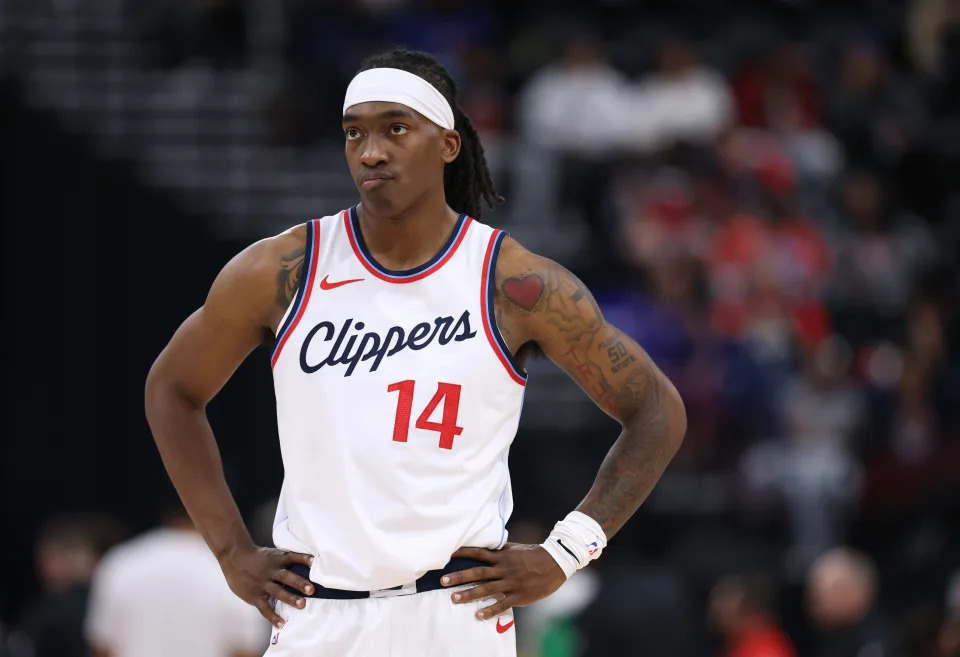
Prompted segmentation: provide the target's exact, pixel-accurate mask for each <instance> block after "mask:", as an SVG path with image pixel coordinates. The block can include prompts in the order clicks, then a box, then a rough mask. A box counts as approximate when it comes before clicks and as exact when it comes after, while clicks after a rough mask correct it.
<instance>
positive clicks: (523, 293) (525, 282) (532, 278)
mask: <svg viewBox="0 0 960 657" xmlns="http://www.w3.org/2000/svg"><path fill="white" fill-rule="evenodd" d="M500 290H501V291H502V292H503V296H505V297H506V298H507V299H508V300H509V301H510V302H511V303H513V304H515V305H517V306H519V307H520V308H523V309H524V310H533V307H534V306H536V305H537V301H539V300H540V297H541V296H543V290H544V284H543V279H542V278H541V277H540V276H539V275H537V274H527V275H526V276H521V277H519V278H517V277H511V278H508V279H507V280H505V281H504V282H503V284H502V285H501V286H500Z"/></svg>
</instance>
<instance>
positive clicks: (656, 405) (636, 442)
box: [577, 381, 687, 539]
mask: <svg viewBox="0 0 960 657" xmlns="http://www.w3.org/2000/svg"><path fill="white" fill-rule="evenodd" d="M664 383H665V384H666V385H665V386H664V385H663V383H661V384H660V386H661V387H667V388H669V389H668V390H665V391H664V394H663V395H660V394H656V395H654V396H653V399H652V400H651V402H652V403H650V404H647V405H645V407H644V408H642V409H641V410H639V411H638V412H637V413H636V414H635V415H633V416H632V417H630V418H629V419H628V420H627V421H625V422H624V423H623V431H622V432H621V433H620V437H619V438H617V441H616V442H615V443H614V444H613V447H611V448H610V451H609V452H608V453H607V456H606V458H604V460H603V463H602V464H601V466H600V470H599V471H598V472H597V477H596V480H595V481H594V483H593V486H592V487H591V489H590V492H589V493H587V496H586V497H585V498H584V500H583V501H582V502H581V503H580V505H579V506H578V507H577V511H580V512H581V513H585V514H586V515H588V516H590V517H591V518H593V519H594V520H596V521H597V523H598V524H599V525H600V527H601V528H603V531H604V534H606V537H607V538H608V539H609V538H611V537H612V536H613V535H614V534H616V533H617V531H619V530H620V528H621V527H622V526H623V525H624V523H626V522H627V520H629V519H630V517H631V516H632V515H633V514H634V513H636V511H637V509H638V508H640V505H641V504H643V502H644V500H646V499H647V496H649V495H650V492H651V491H652V490H653V487H654V486H655V485H656V483H657V482H658V481H659V480H660V477H661V476H662V475H663V472H664V470H666V468H667V465H668V464H669V463H670V460H671V459H672V458H673V456H674V454H676V452H677V450H678V449H679V448H680V444H681V442H682V441H683V436H684V433H685V432H686V425H687V422H686V413H685V411H684V408H683V404H682V402H681V401H680V397H679V396H678V395H677V393H676V390H674V389H673V386H672V385H670V384H669V382H665V381H664ZM658 392H659V391H658Z"/></svg>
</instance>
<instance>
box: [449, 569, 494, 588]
mask: <svg viewBox="0 0 960 657" xmlns="http://www.w3.org/2000/svg"><path fill="white" fill-rule="evenodd" d="M496 578H497V571H496V570H495V569H494V568H490V567H489V566H477V567H476V568H467V569H466V570H460V571H458V572H455V573H450V574H449V575H444V576H443V577H441V578H440V583H441V584H443V585H444V586H455V585H457V584H467V583H469V582H482V581H483V580H485V579H496Z"/></svg>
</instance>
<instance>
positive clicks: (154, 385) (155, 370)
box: [143, 361, 166, 423]
mask: <svg viewBox="0 0 960 657" xmlns="http://www.w3.org/2000/svg"><path fill="white" fill-rule="evenodd" d="M158 362H159V361H158ZM158 362H155V363H154V364H153V366H152V367H151V368H150V371H149V372H148V373H147V380H146V383H145V384H144V386H143V407H144V411H145V412H146V415H147V422H148V423H149V422H150V420H151V418H152V417H154V416H155V415H156V413H157V411H158V410H159V408H160V406H161V405H162V404H163V391H164V389H165V388H166V386H165V385H164V377H163V374H162V373H161V371H160V368H159V367H158V366H157V365H158Z"/></svg>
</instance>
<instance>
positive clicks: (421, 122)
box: [343, 102, 460, 214]
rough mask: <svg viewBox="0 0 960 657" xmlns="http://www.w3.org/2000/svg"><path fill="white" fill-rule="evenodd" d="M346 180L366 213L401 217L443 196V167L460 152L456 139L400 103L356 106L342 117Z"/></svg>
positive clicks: (447, 131) (456, 137)
mask: <svg viewBox="0 0 960 657" xmlns="http://www.w3.org/2000/svg"><path fill="white" fill-rule="evenodd" d="M343 133H344V139H345V147H344V150H345V152H346V156H347V163H348V164H349V166H350V175H351V176H353V180H354V182H355V183H356V185H357V189H358V190H359V191H360V198H361V200H362V201H363V204H364V206H365V207H369V208H372V209H376V210H377V211H378V212H383V213H395V214H396V213H400V212H402V211H403V210H405V209H406V208H409V207H410V206H411V205H414V204H415V203H417V202H418V201H419V200H421V199H423V198H424V197H426V196H428V195H429V194H431V193H440V194H443V166H444V165H445V164H446V163H447V162H452V161H453V160H454V159H455V158H456V157H457V154H458V153H459V152H460V135H459V134H458V133H457V132H456V131H454V130H445V129H444V128H441V127H440V126H438V125H436V124H435V123H433V122H431V121H429V120H427V119H426V118H424V117H423V116H422V115H420V114H418V113H417V112H415V111H413V110H412V109H410V108H409V107H407V106H406V105H401V104H400V103H385V102H370V103H359V104H357V105H353V106H352V107H349V108H347V112H346V114H345V115H344V117H343Z"/></svg>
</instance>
